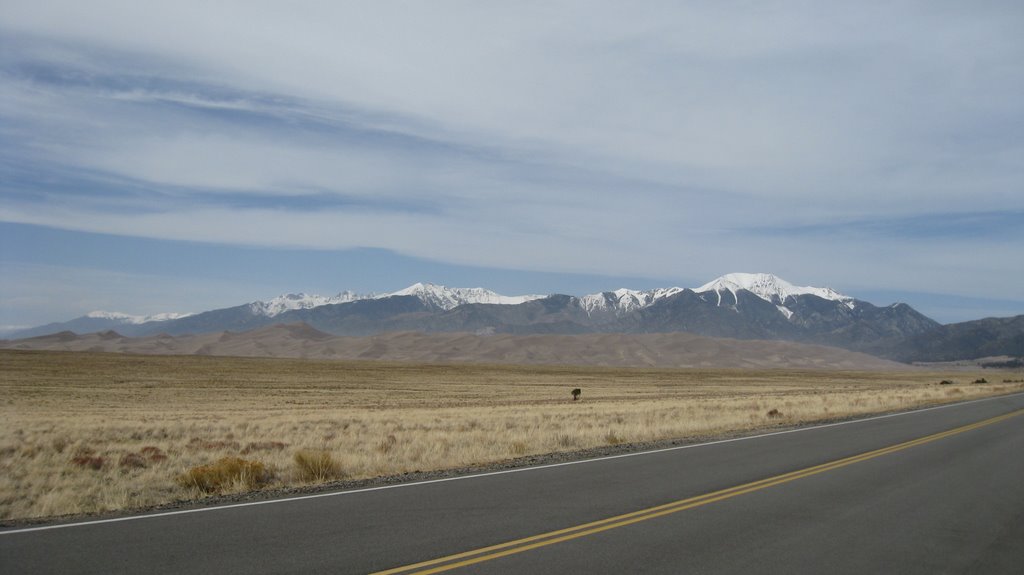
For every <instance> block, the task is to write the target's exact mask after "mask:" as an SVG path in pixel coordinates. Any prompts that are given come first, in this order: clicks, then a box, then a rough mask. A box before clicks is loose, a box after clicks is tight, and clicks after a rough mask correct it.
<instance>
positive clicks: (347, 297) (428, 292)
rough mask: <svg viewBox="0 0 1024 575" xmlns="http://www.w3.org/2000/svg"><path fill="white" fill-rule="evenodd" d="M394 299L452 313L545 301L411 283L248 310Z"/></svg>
mask: <svg viewBox="0 0 1024 575" xmlns="http://www.w3.org/2000/svg"><path fill="white" fill-rule="evenodd" d="M394 296H413V297H416V298H418V299H419V300H420V301H421V302H423V304H424V305H425V306H427V307H428V308H431V309H440V310H450V309H455V308H457V307H459V306H460V305H465V304H468V303H490V304H501V305H516V304H521V303H524V302H528V301H531V300H535V299H541V298H543V297H546V296H542V295H519V296H505V295H501V294H499V293H495V292H493V291H491V290H488V289H484V288H450V287H445V286H443V285H437V284H432V283H415V284H413V285H411V286H409V287H407V288H405V289H400V290H398V291H395V292H388V293H368V294H358V293H355V292H352V291H343V292H341V293H339V294H337V295H333V296H321V295H316V294H312V295H310V294H305V293H297V294H284V295H280V296H277V297H275V298H273V299H270V300H266V301H254V302H252V303H250V304H249V306H250V308H251V309H252V312H253V314H254V315H261V316H265V317H275V316H278V315H280V314H282V313H284V312H287V311H292V310H297V309H312V308H316V307H320V306H323V305H334V304H340V303H349V302H354V301H361V300H369V299H385V298H389V297H394Z"/></svg>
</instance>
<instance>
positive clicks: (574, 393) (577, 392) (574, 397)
mask: <svg viewBox="0 0 1024 575" xmlns="http://www.w3.org/2000/svg"><path fill="white" fill-rule="evenodd" d="M581 393H583V391H582V390H581V389H580V388H578V387H577V388H576V389H574V390H572V400H573V401H576V400H577V399H579V398H580V394H581Z"/></svg>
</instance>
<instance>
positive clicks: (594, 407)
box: [0, 350, 1024, 519]
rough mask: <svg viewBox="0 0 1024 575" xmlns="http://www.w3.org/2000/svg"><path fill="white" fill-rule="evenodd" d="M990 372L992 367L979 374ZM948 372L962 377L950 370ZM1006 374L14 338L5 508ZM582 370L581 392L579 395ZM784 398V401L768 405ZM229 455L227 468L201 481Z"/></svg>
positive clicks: (818, 409) (95, 501)
mask: <svg viewBox="0 0 1024 575" xmlns="http://www.w3.org/2000/svg"><path fill="white" fill-rule="evenodd" d="M980 377H985V378H987V379H988V380H989V381H990V382H991V383H988V384H972V383H970V382H972V381H974V380H975V379H977V378H980ZM942 379H951V380H955V382H956V383H955V384H954V385H938V382H939V381H940V380H942ZM1004 379H1017V380H1020V379H1021V378H1020V374H1019V373H1018V374H1014V373H1004V372H994V371H991V370H986V371H984V372H983V371H981V370H978V371H977V372H962V371H961V372H950V373H938V372H932V371H923V370H909V371H899V372H828V371H820V370H818V371H783V370H760V371H752V370H729V369H717V370H695V369H641V368H636V369H633V368H600V367H550V366H495V365H423V364H408V363H380V362H357V361H328V360H301V359H257V358H232V357H206V356H138V355H120V354H100V353H71V352H39V351H6V350H3V351H0V414H2V421H3V425H2V427H0V518H3V519H16V518H30V517H41V516H53V515H62V514H70V513H90V512H101V511H107V510H116V509H124V508H136V507H144V506H150V505H157V504H161V503H166V502H171V501H176V500H180V499H191V498H199V497H203V496H206V494H207V492H208V491H209V492H233V491H240V490H245V489H248V488H250V487H252V486H253V485H256V484H261V481H260V480H262V484H263V485H265V486H266V487H267V488H275V487H283V486H296V485H305V484H310V483H316V482H320V481H328V480H331V479H336V478H338V479H341V478H343V479H360V478H370V477H376V476H382V475H394V474H400V473H403V472H408V471H415V470H420V471H428V470H437V469H445V468H458V467H464V466H469V465H474V464H482V463H490V462H496V461H502V460H507V459H511V458H516V457H521V456H525V455H534V454H543V453H551V452H556V451H567V450H577V449H581V448H587V447H595V446H606V445H610V444H618V443H635V442H646V441H653V440H660V439H669V438H690V437H696V436H707V435H713V434H716V433H723V432H729V431H736V430H753V429H760V428H768V427H774V426H780V425H793V424H796V423H800V422H811V421H816V420H822V419H831V418H836V417H844V416H850V415H855V414H864V413H872V412H880V411H888V410H893V409H904V408H910V407H914V406H919V405H926V404H936V403H943V402H950V401H958V400H962V399H969V398H973V397H981V396H987V395H995V394H1004V393H1010V392H1014V391H1021V390H1024V384H1022V383H1020V382H1017V383H1003V380H1004ZM577 387H578V388H581V389H582V392H583V393H582V396H581V399H580V401H573V400H572V397H571V395H570V392H571V390H572V389H573V388H577ZM771 410H778V412H779V415H778V416H775V417H770V416H769V415H768V413H769V411H771ZM226 457H234V458H236V459H234V460H224V459H223V458H226ZM218 462H220V463H218ZM204 466H205V467H204ZM213 471H216V472H218V473H220V472H223V473H224V474H225V475H224V476H223V477H225V478H226V479H225V481H226V483H223V484H216V483H214V484H209V483H203V481H207V480H208V479H209V478H210V477H213V475H211V473H213ZM232 473H234V475H232ZM239 473H240V474H241V475H239ZM190 474H191V475H190ZM196 477H199V479H195V478H196ZM189 478H192V479H189ZM211 485H212V486H211ZM202 487H205V488H206V490H205V491H204V490H203V489H202Z"/></svg>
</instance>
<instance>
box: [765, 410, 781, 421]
mask: <svg viewBox="0 0 1024 575" xmlns="http://www.w3.org/2000/svg"><path fill="white" fill-rule="evenodd" d="M780 417H782V412H781V411H779V410H778V409H772V410H771V411H769V412H768V418H769V419H778V418H780Z"/></svg>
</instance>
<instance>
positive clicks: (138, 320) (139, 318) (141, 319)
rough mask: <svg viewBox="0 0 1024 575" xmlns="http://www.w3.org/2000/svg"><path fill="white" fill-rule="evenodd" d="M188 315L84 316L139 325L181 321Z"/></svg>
mask: <svg viewBox="0 0 1024 575" xmlns="http://www.w3.org/2000/svg"><path fill="white" fill-rule="evenodd" d="M190 315H192V314H190V313H158V314H155V315H129V314H126V313H120V312H116V311H91V312H89V313H87V314H85V317H88V318H91V319H109V320H111V321H116V322H119V323H124V324H131V325H139V324H143V323H149V322H151V321H171V320H173V319H181V318H183V317H188V316H190Z"/></svg>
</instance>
